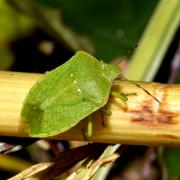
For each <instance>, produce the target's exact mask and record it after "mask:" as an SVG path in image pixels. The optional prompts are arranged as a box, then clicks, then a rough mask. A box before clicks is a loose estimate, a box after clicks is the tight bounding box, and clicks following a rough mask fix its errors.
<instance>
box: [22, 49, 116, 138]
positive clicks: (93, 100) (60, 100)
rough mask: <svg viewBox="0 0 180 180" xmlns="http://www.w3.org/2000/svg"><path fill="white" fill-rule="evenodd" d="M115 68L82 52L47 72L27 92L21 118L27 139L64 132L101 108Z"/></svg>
mask: <svg viewBox="0 0 180 180" xmlns="http://www.w3.org/2000/svg"><path fill="white" fill-rule="evenodd" d="M119 74H120V70H119V67H118V66H116V65H107V64H105V63H102V62H100V61H98V60H97V59H95V58H94V57H92V56H91V55H89V54H87V53H85V52H82V51H80V52H77V53H76V54H75V55H74V56H73V57H72V58H71V59H70V60H69V61H67V62H66V63H64V64H63V65H61V66H59V67H58V68H56V69H54V70H52V71H50V72H49V73H48V74H46V75H44V77H43V78H42V79H41V80H40V81H39V82H37V83H36V84H35V85H34V86H33V87H32V89H31V90H30V92H29V93H28V95H27V97H26V99H25V101H24V105H23V108H22V112H21V116H22V119H23V121H24V122H25V123H26V125H27V128H28V129H27V131H28V133H29V135H30V136H35V137H47V136H53V135H57V134H59V133H62V132H64V131H67V130H68V129H70V128H71V127H73V126H74V125H76V124H77V123H78V122H79V121H81V120H82V119H83V118H85V117H87V116H88V115H90V114H91V113H93V112H94V111H96V110H97V109H99V108H101V107H102V106H104V105H105V104H106V102H107V100H108V97H109V93H110V89H111V85H112V83H111V81H112V80H113V79H115V78H116V77H117V76H118V75H119Z"/></svg>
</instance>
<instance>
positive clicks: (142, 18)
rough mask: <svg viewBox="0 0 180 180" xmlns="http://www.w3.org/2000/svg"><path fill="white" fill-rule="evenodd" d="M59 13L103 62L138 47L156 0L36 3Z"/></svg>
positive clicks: (72, 0)
mask: <svg viewBox="0 0 180 180" xmlns="http://www.w3.org/2000/svg"><path fill="white" fill-rule="evenodd" d="M36 1H37V2H39V3H42V4H45V5H48V6H52V7H55V8H56V9H60V10H61V11H62V17H63V20H64V23H65V24H66V25H67V26H68V27H70V28H72V29H73V30H74V31H75V32H77V33H79V34H81V35H83V36H85V37H88V38H89V39H90V41H91V43H92V44H93V46H94V49H95V52H96V57H97V58H100V59H104V60H112V59H113V58H116V57H119V56H122V55H124V54H125V53H126V52H127V49H129V48H131V47H133V46H134V44H137V42H138V40H139V38H140V36H141V34H142V32H143V31H144V28H145V26H146V24H147V22H148V20H149V17H150V16H151V14H152V12H153V10H154V8H155V5H156V3H157V1H156V0H151V1H141V0H112V1H108V0H98V1H95V0H86V1H80V0H68V1H67V0H52V1H50V0H45V1H44V0H43V1H42V0H36Z"/></svg>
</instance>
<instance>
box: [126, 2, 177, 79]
mask: <svg viewBox="0 0 180 180" xmlns="http://www.w3.org/2000/svg"><path fill="white" fill-rule="evenodd" d="M179 23H180V1H179V0H173V1H172V0H161V1H160V2H159V4H158V6H157V8H156V10H155V12H154V14H153V16H152V18H151V20H150V21H149V24H148V26H147V28H146V30H145V32H144V33H143V36H142V38H141V40H140V42H139V43H138V44H139V46H138V48H137V50H136V51H135V54H134V56H133V58H132V59H131V62H130V65H129V67H128V70H127V73H126V77H127V78H129V79H132V80H144V81H150V80H152V79H153V78H154V76H155V74H156V72H157V70H158V68H159V66H160V64H161V62H162V59H163V57H164V55H165V53H166V51H167V48H168V47H169V45H170V43H171V41H172V39H173V36H174V34H175V32H176V30H177V28H178V27H179Z"/></svg>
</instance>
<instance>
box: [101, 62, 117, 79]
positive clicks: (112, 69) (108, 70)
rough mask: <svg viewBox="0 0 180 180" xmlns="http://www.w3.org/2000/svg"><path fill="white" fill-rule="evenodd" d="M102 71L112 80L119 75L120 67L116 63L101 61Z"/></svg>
mask: <svg viewBox="0 0 180 180" xmlns="http://www.w3.org/2000/svg"><path fill="white" fill-rule="evenodd" d="M102 72H103V74H104V76H105V77H106V78H108V79H109V80H110V81H113V80H114V79H116V78H117V77H118V76H119V75H120V68H119V66H118V65H116V64H105V63H103V62H102Z"/></svg>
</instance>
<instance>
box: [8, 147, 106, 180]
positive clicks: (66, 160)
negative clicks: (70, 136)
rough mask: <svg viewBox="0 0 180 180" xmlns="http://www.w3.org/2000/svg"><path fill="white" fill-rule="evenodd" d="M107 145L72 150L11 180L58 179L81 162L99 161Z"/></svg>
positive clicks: (32, 167)
mask: <svg viewBox="0 0 180 180" xmlns="http://www.w3.org/2000/svg"><path fill="white" fill-rule="evenodd" d="M105 147H106V145H105V144H89V145H85V146H82V147H78V148H74V149H70V150H68V151H65V152H63V153H60V154H59V155H58V156H57V158H56V159H55V160H53V161H50V162H44V163H39V164H36V165H34V166H31V167H30V168H28V169H26V170H24V171H22V172H21V173H19V174H17V175H16V176H14V177H12V178H10V179H9V180H19V179H27V180H35V179H38V180H41V179H42V180H46V179H48V180H49V179H51V178H54V177H57V176H59V175H61V174H62V173H64V172H65V171H67V170H68V169H70V168H71V167H73V166H74V165H75V164H76V163H78V162H79V161H81V160H83V159H86V158H92V159H97V158H98V156H100V154H101V153H102V152H103V150H104V149H105Z"/></svg>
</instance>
